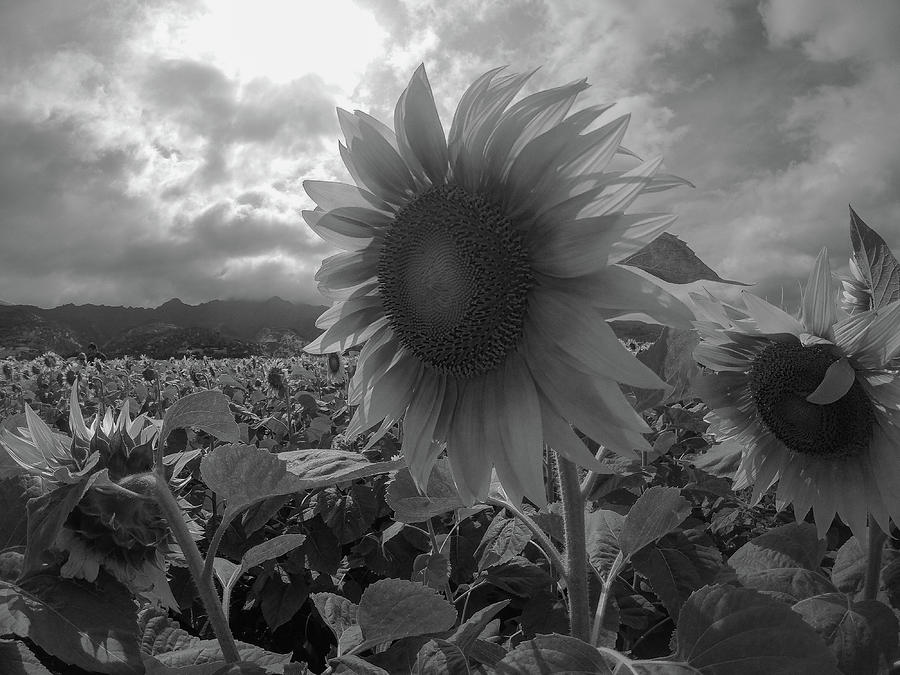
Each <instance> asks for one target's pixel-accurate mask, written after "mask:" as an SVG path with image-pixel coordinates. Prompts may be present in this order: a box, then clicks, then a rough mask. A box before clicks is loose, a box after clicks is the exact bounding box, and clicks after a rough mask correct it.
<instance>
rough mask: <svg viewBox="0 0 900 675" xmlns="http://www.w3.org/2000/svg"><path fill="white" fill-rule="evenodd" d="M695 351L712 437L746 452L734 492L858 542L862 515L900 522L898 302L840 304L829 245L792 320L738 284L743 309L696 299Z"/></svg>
mask: <svg viewBox="0 0 900 675" xmlns="http://www.w3.org/2000/svg"><path fill="white" fill-rule="evenodd" d="M695 300H696V301H697V303H698V305H699V306H700V308H701V310H702V311H703V313H704V314H705V315H706V318H707V319H708V320H706V321H698V322H697V324H696V326H697V328H698V330H699V332H700V335H701V342H700V344H699V345H698V346H697V347H696V348H695V350H694V357H695V358H696V359H697V361H699V362H700V363H702V364H703V365H704V366H706V367H707V368H710V369H711V370H712V371H714V372H713V373H712V374H705V375H703V376H701V378H700V379H699V380H698V383H697V387H698V394H699V395H700V396H701V398H702V399H703V400H704V401H705V402H706V403H707V405H709V407H710V409H711V412H710V413H709V415H708V417H707V419H708V421H710V423H711V426H710V432H711V433H713V434H715V435H716V436H717V438H719V439H721V440H728V441H734V442H735V444H736V445H738V446H740V447H742V452H741V462H740V465H739V467H738V469H737V472H736V473H735V488H737V489H741V488H745V487H749V486H751V485H753V486H754V498H758V497H759V495H760V494H762V493H763V492H765V491H766V490H767V489H768V488H769V487H771V486H772V485H773V484H774V483H775V481H777V482H778V488H777V496H776V498H777V499H778V501H779V502H780V503H782V504H791V503H792V504H793V506H794V513H795V516H796V517H797V519H798V520H803V519H804V518H805V517H806V515H807V514H808V513H809V511H810V509H812V510H813V517H814V519H815V522H816V526H817V528H818V532H819V535H820V536H824V534H825V532H826V531H827V530H828V528H829V527H830V526H831V523H832V521H833V520H834V516H835V513H837V514H838V515H839V516H840V517H841V519H842V520H843V521H844V522H845V523H846V524H847V525H848V526H849V527H850V528H851V530H852V531H853V533H854V534H855V535H856V536H857V537H858V538H860V539H862V540H865V537H866V524H867V516H869V515H871V516H872V517H874V518H875V520H876V522H877V523H878V524H879V525H880V526H881V527H882V528H883V529H884V531H887V528H888V519H892V520H893V521H894V522H895V523H896V522H900V491H898V487H900V371H898V370H897V369H896V367H895V365H896V364H894V365H892V364H891V360H892V359H894V358H895V357H896V356H897V355H898V354H900V301H896V302H893V303H891V304H889V305H886V306H884V307H882V308H880V309H879V310H867V311H857V312H855V313H854V314H852V315H847V313H846V312H845V311H844V310H843V309H841V307H840V306H839V305H838V288H837V286H836V285H835V283H834V281H833V279H832V275H831V270H830V266H829V263H828V256H827V251H825V249H823V250H822V252H821V253H820V254H819V257H818V259H817V260H816V264H815V266H814V268H813V270H812V272H811V273H810V277H809V280H808V282H807V284H806V287H805V288H804V290H803V293H802V298H801V311H800V315H799V317H795V316H793V315H791V314H789V313H788V312H786V311H784V310H783V309H781V308H779V307H776V306H775V305H772V304H770V303H768V302H766V301H765V300H763V299H761V298H759V297H757V296H755V295H753V294H752V293H749V292H746V291H744V293H743V300H744V304H745V307H744V308H743V309H742V308H739V307H735V306H733V305H728V304H725V303H722V302H719V301H716V300H715V299H713V298H709V297H707V298H703V297H695Z"/></svg>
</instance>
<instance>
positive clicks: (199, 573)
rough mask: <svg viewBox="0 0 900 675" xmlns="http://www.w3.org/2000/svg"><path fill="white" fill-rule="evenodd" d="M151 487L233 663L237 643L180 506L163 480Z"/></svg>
mask: <svg viewBox="0 0 900 675" xmlns="http://www.w3.org/2000/svg"><path fill="white" fill-rule="evenodd" d="M154 488H155V493H156V501H157V503H158V504H159V507H160V509H162V512H163V513H164V514H165V516H166V522H167V523H168V524H169V528H170V529H171V530H172V534H174V535H175V540H176V541H177V542H178V545H179V546H180V547H181V551H182V552H183V553H184V558H185V560H186V561H187V564H188V569H189V570H190V572H191V576H192V577H193V579H194V583H195V584H196V585H197V590H198V591H199V593H200V599H201V600H202V601H203V606H204V607H205V608H206V614H207V616H208V617H209V623H210V625H211V626H212V629H213V632H214V633H215V634H216V638H217V639H218V641H219V645H220V646H221V648H222V655H223V656H224V657H225V661H226V662H227V663H237V662H238V661H240V656H239V655H238V650H237V643H235V641H234V636H233V635H232V634H231V629H230V628H229V627H228V622H227V621H226V620H225V613H224V612H223V611H222V603H221V602H219V597H218V595H217V594H216V589H215V587H214V586H213V582H212V579H211V578H205V577H204V575H203V556H201V555H200V550H199V549H198V548H197V544H196V543H195V542H194V540H193V539H192V538H191V533H190V532H189V531H188V528H187V524H186V523H185V522H184V517H183V516H182V514H181V507H180V506H178V502H177V501H175V495H173V494H172V492H171V490H169V486H168V484H167V483H166V482H165V481H164V480H156V481H155V482H154Z"/></svg>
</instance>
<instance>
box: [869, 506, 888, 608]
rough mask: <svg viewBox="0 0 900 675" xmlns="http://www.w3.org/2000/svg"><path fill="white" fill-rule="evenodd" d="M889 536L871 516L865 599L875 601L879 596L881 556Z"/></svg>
mask: <svg viewBox="0 0 900 675" xmlns="http://www.w3.org/2000/svg"><path fill="white" fill-rule="evenodd" d="M885 539H887V535H886V534H885V533H884V531H883V530H882V529H881V527H879V525H878V523H877V522H875V519H874V518H872V517H871V516H869V550H868V556H867V557H866V585H865V586H864V587H863V599H864V600H874V599H875V596H876V595H877V594H878V586H879V582H880V581H881V554H882V553H883V552H884V542H885Z"/></svg>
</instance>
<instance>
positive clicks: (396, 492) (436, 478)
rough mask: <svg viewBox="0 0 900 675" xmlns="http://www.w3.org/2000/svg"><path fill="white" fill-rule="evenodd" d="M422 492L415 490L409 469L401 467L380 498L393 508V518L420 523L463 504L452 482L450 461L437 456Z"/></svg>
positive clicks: (404, 521)
mask: <svg viewBox="0 0 900 675" xmlns="http://www.w3.org/2000/svg"><path fill="white" fill-rule="evenodd" d="M425 492H426V494H424V495H423V494H421V493H420V492H419V491H418V489H416V484H415V483H414V482H413V478H412V475H411V474H410V472H409V469H407V468H403V469H401V470H400V471H398V472H397V476H396V477H395V478H394V479H393V480H392V481H391V482H390V484H389V485H388V489H387V493H386V494H385V496H384V498H385V501H387V503H388V505H389V506H390V507H391V508H392V509H394V519H395V520H398V521H400V522H403V523H423V522H425V521H426V520H428V519H429V518H432V517H434V516H439V515H441V514H442V513H447V512H448V511H453V510H455V509H459V508H462V507H463V501H462V498H461V497H460V496H459V491H458V490H457V489H456V484H455V483H454V482H453V474H452V473H451V472H450V463H449V462H448V461H447V460H446V459H439V460H438V461H437V462H436V463H435V465H434V468H433V469H432V470H431V475H430V476H429V477H428V487H427V488H426V490H425Z"/></svg>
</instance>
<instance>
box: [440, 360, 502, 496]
mask: <svg viewBox="0 0 900 675" xmlns="http://www.w3.org/2000/svg"><path fill="white" fill-rule="evenodd" d="M460 384H461V385H462V386H460V388H459V391H458V397H457V404H456V410H455V411H454V413H453V425H452V426H451V427H450V430H449V431H450V438H449V440H448V441H447V457H448V458H449V460H450V469H451V470H452V472H453V477H454V479H455V480H456V487H457V489H458V490H459V494H460V497H461V498H462V500H463V502H464V503H466V504H470V505H471V504H472V503H474V502H475V501H476V500H479V499H483V498H484V497H485V496H486V495H487V490H488V486H489V485H490V481H491V468H490V467H491V465H492V464H493V461H494V448H493V447H491V445H490V444H489V443H486V442H485V438H484V419H483V417H484V416H483V412H482V408H481V405H482V401H483V400H484V396H483V392H484V378H483V377H482V378H473V379H470V380H466V381H465V382H464V383H460Z"/></svg>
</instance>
